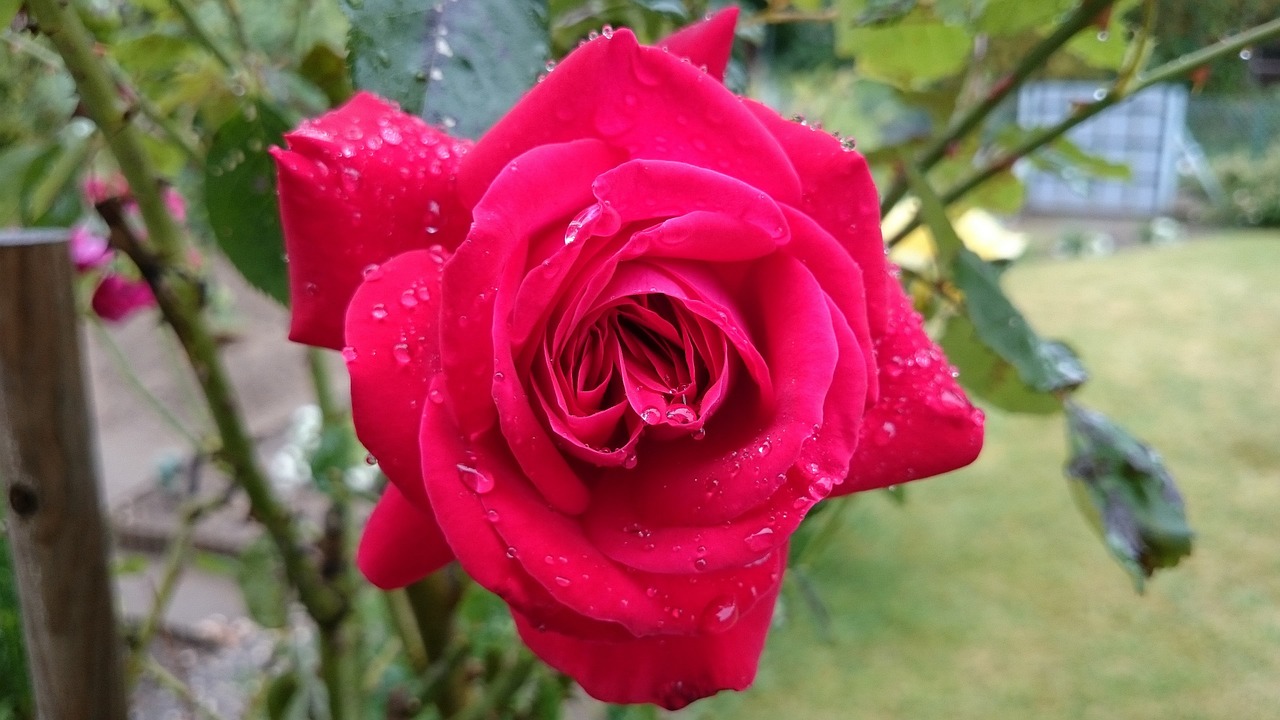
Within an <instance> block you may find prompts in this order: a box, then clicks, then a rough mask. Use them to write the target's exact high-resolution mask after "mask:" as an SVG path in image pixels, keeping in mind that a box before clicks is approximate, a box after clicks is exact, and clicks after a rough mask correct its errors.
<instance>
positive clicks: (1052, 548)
mask: <svg viewBox="0 0 1280 720" xmlns="http://www.w3.org/2000/svg"><path fill="white" fill-rule="evenodd" d="M1277 269H1280V235H1277V234H1275V233H1272V234H1270V235H1267V234H1261V233H1258V234H1248V233H1235V234H1229V235H1220V236H1218V237H1215V238H1213V239H1209V240H1202V241H1198V242H1195V243H1191V244H1187V245H1181V246H1176V247H1171V248H1158V249H1134V250H1130V251H1127V252H1124V253H1121V254H1119V255H1116V256H1113V257H1110V258H1106V259H1085V260H1075V261H1064V262H1048V261H1041V262H1031V263H1026V264H1025V265H1024V266H1020V267H1015V268H1014V269H1012V270H1011V271H1010V272H1009V273H1008V276H1007V280H1006V284H1007V286H1008V288H1009V290H1010V292H1011V293H1012V294H1013V295H1014V296H1015V298H1016V299H1017V300H1018V301H1019V302H1020V303H1021V304H1022V306H1023V307H1024V308H1026V309H1027V311H1028V313H1029V315H1030V317H1031V320H1032V322H1033V324H1034V325H1035V326H1036V327H1037V328H1038V329H1039V330H1041V331H1042V332H1043V333H1044V334H1046V335H1049V336H1054V337H1061V338H1064V339H1066V340H1068V341H1069V342H1071V343H1072V344H1073V345H1074V346H1075V347H1077V348H1078V349H1079V350H1080V352H1081V353H1082V355H1083V356H1084V358H1085V360H1086V362H1087V363H1088V364H1089V366H1090V368H1091V369H1092V370H1093V373H1094V378H1093V380H1092V381H1091V382H1090V383H1089V385H1088V386H1087V388H1086V390H1085V391H1084V392H1083V393H1082V395H1083V399H1084V401H1085V402H1086V403H1087V404H1089V405H1091V406H1093V407H1096V408H1098V409H1100V410H1102V411H1104V412H1106V413H1108V414H1110V415H1111V416H1112V417H1113V418H1115V419H1117V420H1118V421H1120V422H1122V423H1123V424H1124V425H1126V426H1127V427H1129V428H1130V429H1131V430H1132V431H1134V432H1135V433H1136V434H1138V435H1139V436H1141V437H1143V438H1145V439H1146V440H1148V441H1149V442H1151V443H1153V444H1154V445H1155V446H1156V447H1157V448H1158V449H1159V450H1160V451H1161V452H1162V453H1163V454H1164V456H1165V458H1166V460H1167V462H1168V464H1169V466H1170V467H1171V469H1172V470H1173V472H1174V474H1175V476H1176V477H1177V479H1178V481H1179V484H1180V486H1181V487H1182V489H1183V492H1184V495H1185V496H1186V500H1187V506H1188V514H1189V515H1190V518H1191V520H1192V523H1193V525H1194V526H1195V528H1196V529H1197V531H1198V533H1199V535H1198V538H1197V543H1196V549H1195V552H1194V554H1193V555H1192V557H1191V558H1190V559H1188V560H1187V561H1185V562H1184V564H1183V566H1181V567H1179V568H1176V569H1174V570H1171V571H1167V572H1165V573H1163V574H1161V575H1160V576H1158V577H1157V578H1156V579H1155V580H1154V581H1153V582H1151V583H1150V584H1149V586H1148V591H1147V594H1146V595H1145V596H1138V595H1136V594H1135V593H1134V592H1133V590H1132V586H1131V585H1130V583H1129V580H1128V578H1127V577H1126V576H1125V574H1124V573H1123V572H1122V571H1121V570H1120V569H1119V568H1118V567H1117V566H1116V565H1115V564H1114V563H1113V562H1112V561H1111V560H1110V558H1109V557H1108V556H1107V554H1106V552H1105V550H1104V549H1103V547H1102V545H1101V543H1100V542H1099V541H1098V540H1097V539H1096V538H1095V537H1094V536H1093V535H1092V534H1091V531H1090V530H1089V528H1088V527H1087V525H1086V523H1085V522H1084V520H1083V519H1082V518H1080V517H1079V516H1078V515H1077V513H1076V511H1075V509H1074V507H1073V506H1072V505H1071V501H1070V499H1069V497H1068V494H1067V490H1066V487H1065V484H1064V480H1063V478H1062V474H1061V470H1060V468H1061V465H1062V462H1063V459H1064V452H1065V447H1064V446H1065V440H1064V438H1063V431H1062V422H1061V419H1060V418H1058V417H1053V418H1029V417H1021V416H1011V415H1004V414H1000V413H989V418H990V420H989V425H988V440H987V447H986V450H985V451H984V453H983V455H982V457H981V459H980V460H979V461H978V463H977V464H975V465H974V466H973V467H971V468H968V469H966V470H963V471H961V472H957V473H955V474H953V475H951V476H948V477H946V478H942V479H937V480H932V481H926V482H921V483H916V484H915V485H912V486H911V487H910V489H909V492H908V497H909V501H908V504H907V505H906V507H904V508H901V509H898V508H895V507H894V506H892V505H891V504H890V503H888V502H887V501H886V500H885V499H884V498H882V497H879V496H874V495H873V496H868V497H862V498H858V499H856V500H855V501H854V502H855V505H854V507H852V508H850V509H849V512H848V513H847V515H846V518H847V520H846V522H847V525H848V527H847V528H845V529H844V532H843V533H842V534H841V536H840V537H839V539H838V540H837V541H836V542H835V543H833V544H832V545H831V546H829V548H828V549H827V550H826V552H825V553H824V554H823V555H822V556H821V557H820V558H819V559H818V560H817V562H816V564H815V567H814V571H813V572H814V575H815V576H816V577H817V578H818V586H819V590H820V592H821V593H822V596H823V597H824V598H825V600H826V601H827V603H828V604H829V606H830V609H831V611H832V615H833V626H832V629H833V633H832V635H833V638H832V639H831V642H829V643H824V642H823V641H822V640H821V639H820V633H819V632H818V631H817V629H816V628H815V625H814V623H813V622H812V621H811V620H810V619H809V618H808V617H807V616H806V614H805V611H804V609H803V608H802V607H798V606H797V605H795V604H792V605H790V606H789V607H787V608H786V609H785V611H784V613H783V615H784V620H783V622H782V624H781V626H780V627H778V628H775V630H774V632H773V634H772V635H771V637H770V641H769V646H768V648H767V650H766V653H765V657H764V661H763V663H762V667H761V670H760V675H759V678H758V680H757V683H756V687H755V688H754V689H753V690H751V691H749V692H747V693H743V694H737V695H734V694H722V695H721V696H719V697H717V698H715V699H713V700H709V701H705V702H704V703H701V704H699V705H695V706H694V708H693V709H692V710H691V711H689V712H688V714H689V715H691V716H696V717H699V718H703V719H705V720H712V719H720V718H723V719H726V720H727V719H729V718H734V719H737V718H742V719H744V720H747V719H751V720H754V719H755V718H770V719H773V718H805V719H806V720H807V719H809V718H815V719H821V718H841V719H845V718H850V719H854V720H873V719H879V718H883V719H886V720H888V719H890V718H892V719H894V720H901V719H907V720H933V719H934V718H946V719H947V720H963V719H966V718H975V719H977V718H982V719H986V718H1035V719H1037V720H1040V719H1053V718H1097V719H1099V720H1102V719H1106V720H1112V719H1118V718H1123V719H1124V720H1143V719H1146V718H1150V719H1151V720H1156V719H1157V718H1158V719H1159V720H1181V719H1187V720H1190V719H1191V718H1231V719H1235V718H1242V719H1243V718H1268V717H1277V713H1280V289H1278V287H1277V283H1276V280H1275V278H1276V271H1277Z"/></svg>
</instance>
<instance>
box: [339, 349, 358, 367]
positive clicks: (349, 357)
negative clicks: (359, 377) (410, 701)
mask: <svg viewBox="0 0 1280 720" xmlns="http://www.w3.org/2000/svg"><path fill="white" fill-rule="evenodd" d="M357 357H360V355H359V354H358V353H357V352H356V349H355V348H353V347H351V346H350V345H348V346H346V347H344V348H342V359H343V360H345V361H347V362H348V363H353V362H355V361H356V358H357Z"/></svg>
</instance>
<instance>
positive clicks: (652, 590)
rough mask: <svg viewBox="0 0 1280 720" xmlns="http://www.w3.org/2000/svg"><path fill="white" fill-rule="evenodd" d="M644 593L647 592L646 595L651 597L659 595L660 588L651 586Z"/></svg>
mask: <svg viewBox="0 0 1280 720" xmlns="http://www.w3.org/2000/svg"><path fill="white" fill-rule="evenodd" d="M644 594H645V595H648V596H649V597H657V596H658V588H656V587H651V588H649V589H647V590H645V591H644Z"/></svg>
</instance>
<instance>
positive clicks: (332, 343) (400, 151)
mask: <svg viewBox="0 0 1280 720" xmlns="http://www.w3.org/2000/svg"><path fill="white" fill-rule="evenodd" d="M285 140H286V141H287V142H288V145H289V149H288V150H283V149H281V148H272V154H273V155H274V156H275V158H276V168H277V170H278V173H279V186H280V216H281V220H282V221H283V224H284V235H285V246H286V249H287V251H288V254H289V291H290V301H291V307H292V311H293V313H292V324H291V326H290V329H289V337H290V339H292V340H295V341H297V342H302V343H307V344H309V345H319V346H322V347H330V348H334V349H337V348H340V347H342V344H343V327H342V325H343V317H344V315H345V312H346V307H347V301H349V300H350V299H351V294H352V292H353V291H354V290H355V288H356V286H357V285H359V284H360V280H361V272H362V271H363V269H364V268H365V267H367V266H369V265H370V264H377V263H382V262H386V261H387V260H389V259H390V258H392V257H393V256H395V255H397V254H399V253H401V252H403V251H405V250H413V249H417V248H423V247H426V246H427V245H429V244H440V245H443V246H444V247H446V248H450V249H451V248H453V247H455V246H456V245H457V244H458V243H459V242H461V241H462V238H463V237H464V236H465V235H466V230H467V227H468V225H469V223H470V221H471V218H470V215H469V214H468V213H467V211H466V210H465V209H464V208H462V207H461V206H460V205H459V204H458V202H457V199H456V193H455V190H454V181H453V179H452V178H453V173H454V171H455V170H456V168H457V165H458V161H459V160H460V158H461V156H462V155H463V154H464V153H465V152H466V151H467V149H468V148H469V147H470V143H469V142H468V141H465V140H455V139H453V138H450V137H449V136H447V135H445V134H443V133H441V132H440V131H438V130H436V129H435V128H433V127H431V126H429V125H427V124H426V123H425V122H423V121H422V120H420V119H418V118H416V117H413V116H411V115H407V114H405V113H402V112H400V111H399V110H398V109H396V108H395V106H393V105H391V104H389V103H387V102H386V101H384V100H382V99H380V98H378V97H375V96H373V95H370V94H368V93H358V94H357V95H356V96H355V97H353V98H352V99H351V100H350V101H349V102H348V103H347V104H346V105H343V106H342V107H340V108H338V109H337V110H334V111H332V112H330V113H328V114H326V115H324V116H322V117H320V118H317V119H315V120H311V121H308V122H305V123H303V124H302V125H301V126H300V127H299V128H298V129H297V130H294V131H293V132H291V133H289V134H288V135H286V136H285Z"/></svg>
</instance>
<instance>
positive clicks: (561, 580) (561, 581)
mask: <svg viewBox="0 0 1280 720" xmlns="http://www.w3.org/2000/svg"><path fill="white" fill-rule="evenodd" d="M572 582H573V581H572V580H570V579H569V578H567V577H560V576H559V575H557V576H556V584H557V585H559V586H560V587H569V585H570V584H571V583H572Z"/></svg>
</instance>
